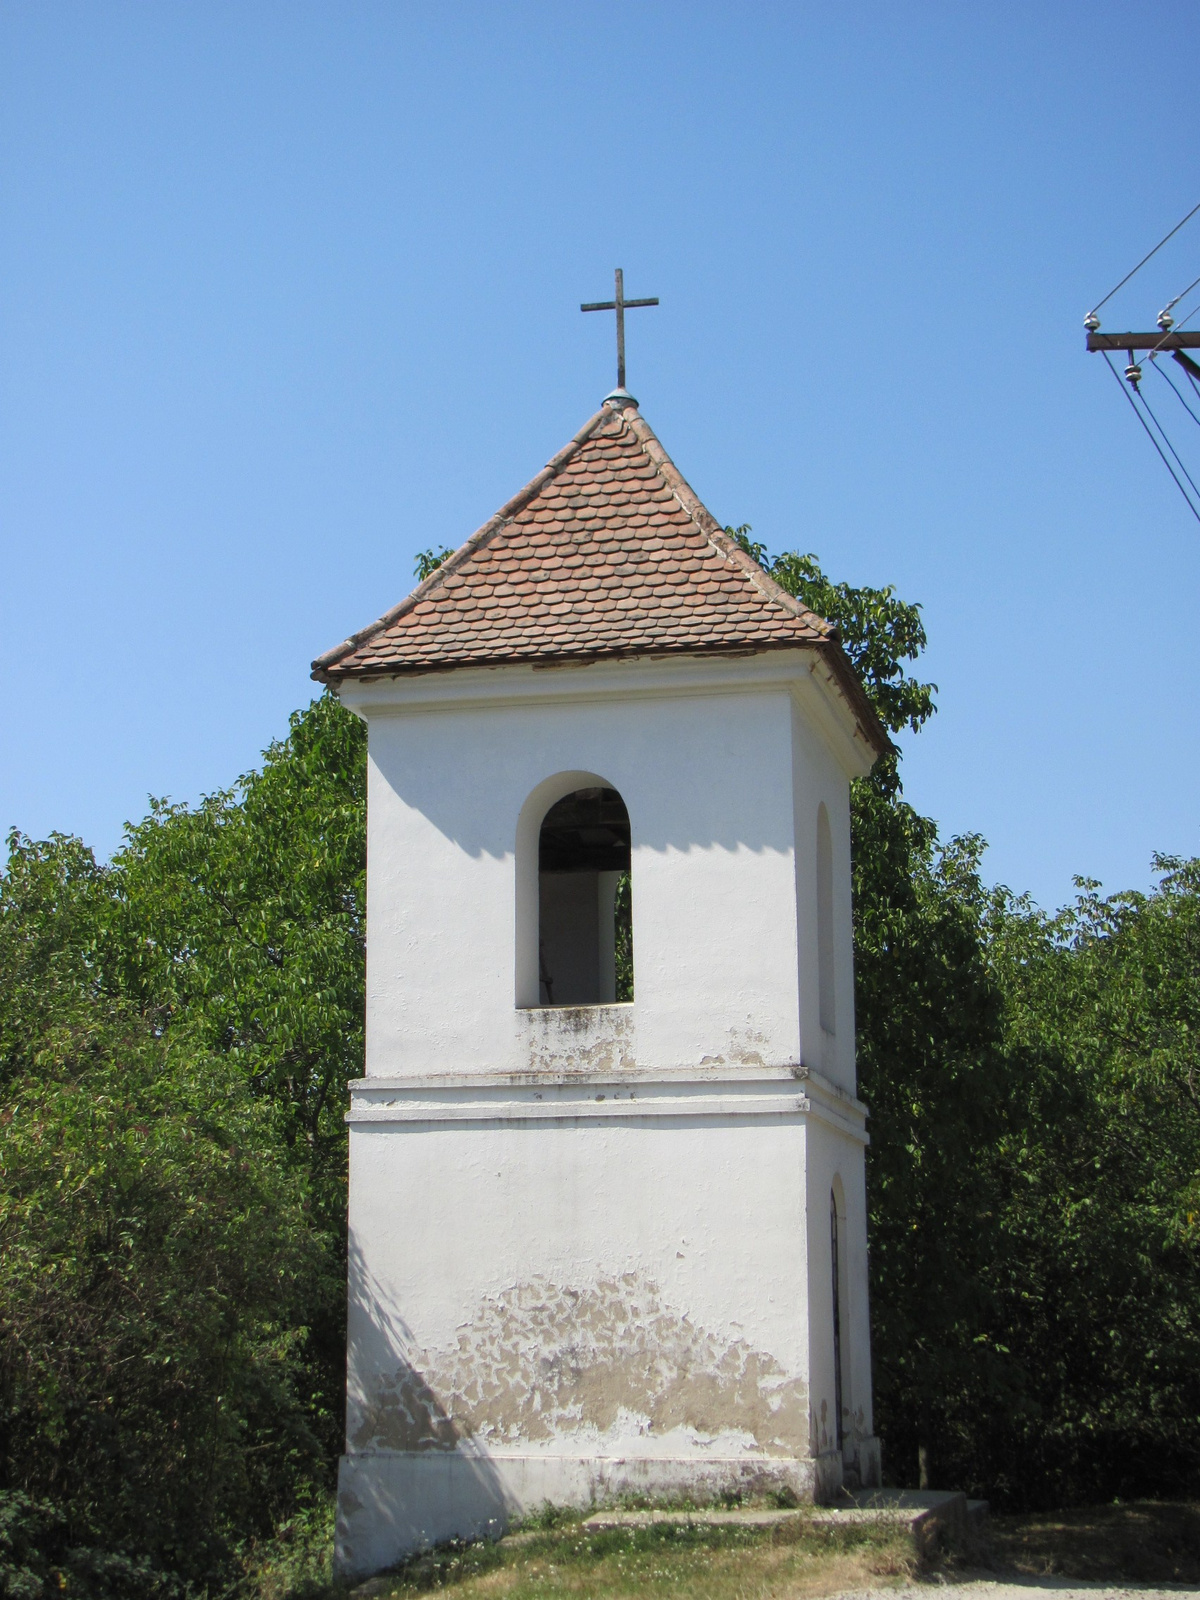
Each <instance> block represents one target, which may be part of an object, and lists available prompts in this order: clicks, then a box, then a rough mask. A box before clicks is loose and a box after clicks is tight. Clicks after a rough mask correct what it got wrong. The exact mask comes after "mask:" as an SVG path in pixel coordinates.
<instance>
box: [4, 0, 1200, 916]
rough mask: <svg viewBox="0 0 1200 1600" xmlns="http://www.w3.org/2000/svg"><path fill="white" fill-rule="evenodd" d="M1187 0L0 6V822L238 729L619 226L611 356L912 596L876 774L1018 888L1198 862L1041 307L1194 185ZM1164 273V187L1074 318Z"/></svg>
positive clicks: (238, 766)
mask: <svg viewBox="0 0 1200 1600" xmlns="http://www.w3.org/2000/svg"><path fill="white" fill-rule="evenodd" d="M1198 32H1200V18H1198V17H1197V13H1196V11H1195V9H1194V7H1191V6H1184V5H1177V6H1173V5H1156V4H1147V3H1145V0H1142V3H1141V4H1137V5H1134V4H1128V5H1093V6H1082V5H1072V4H1068V3H1064V4H1056V5H1052V6H1047V5H1045V4H1038V5H1032V4H1020V3H1016V4H1014V3H1011V0H1006V3H1005V4H1002V5H1001V4H995V5H987V4H980V5H966V4H951V3H943V4H921V3H914V4H909V5H899V4H863V5H854V4H839V5H833V4H825V5H819V6H818V5H809V6H805V5H799V4H789V5H778V6H777V5H772V4H769V3H759V4H753V5H732V4H720V5H716V4H703V3H697V0H691V3H689V4H677V5H676V4H654V3H650V4H646V5H641V6H637V7H594V6H589V7H570V6H565V5H551V4H504V5H499V4H491V5H485V4H458V5H453V4H452V5H443V6H428V5H425V6H417V5H409V4H404V3H400V0H386V3H379V0H351V3H341V0H339V3H334V0H326V3H321V4H305V3H302V0H289V3H288V4H287V5H283V4H279V3H264V0H237V3H236V4H224V3H221V0H203V3H174V4H169V5H168V4H162V3H159V0H154V3H151V0H137V3H119V0H107V3H101V4H96V3H95V0H86V3H83V0H80V3H57V0H29V3H25V0H21V3H13V0H7V3H5V4H3V5H2V6H0V250H2V258H0V260H2V266H0V544H2V548H3V567H2V571H3V579H2V581H0V628H2V632H3V639H4V644H5V649H6V655H7V659H8V661H9V674H10V679H9V690H8V692H7V694H6V695H5V696H4V697H3V702H2V704H0V823H2V824H4V825H7V824H9V823H15V824H17V825H19V826H20V827H21V828H22V829H23V830H25V831H26V832H28V833H31V834H33V835H35V836H37V835H43V834H45V833H47V832H49V831H50V830H51V829H61V830H64V831H69V832H76V833H80V834H82V835H83V836H84V837H85V838H86V839H88V840H89V841H90V842H91V843H93V844H94V845H95V846H96V848H97V849H98V850H99V851H100V852H101V853H107V852H109V851H111V850H112V849H113V848H114V847H115V846H116V844H117V843H118V842H119V839H120V832H121V826H122V823H123V822H124V821H125V820H126V819H127V818H131V817H136V816H140V815H141V814H142V812H143V811H144V809H145V804H146V796H147V794H151V793H152V794H155V795H170V796H173V797H175V798H177V799H194V798H196V797H197V796H199V795H200V794H201V793H203V792H205V791H207V790H211V789H214V788H218V787H220V786H223V785H225V784H227V783H229V782H231V781H232V780H233V779H234V778H235V777H236V775H237V774H238V773H239V772H241V771H243V770H245V769H246V768H247V767H249V766H251V765H253V764H254V763H255V761H256V760H257V757H258V753H259V751H260V750H261V749H262V747H263V746H264V745H265V744H266V743H267V742H268V740H269V739H270V738H271V737H272V736H274V735H277V734H279V733H280V732H281V731H283V730H284V728H285V727H286V720H287V715H288V712H289V711H290V710H292V709H293V708H294V707H296V706H298V705H301V704H304V703H306V701H307V700H308V698H309V697H310V695H311V693H312V692H313V690H314V686H313V685H311V684H310V682H309V679H308V668H309V662H310V660H311V658H312V657H313V656H315V655H317V654H318V653H319V652H321V651H322V650H324V649H326V648H328V647H329V646H331V645H333V644H335V643H337V641H338V640H339V639H341V638H343V637H344V636H345V635H346V633H347V632H349V631H350V630H351V629H353V628H356V627H359V626H361V625H363V624H364V623H366V622H367V621H369V620H370V619H372V618H373V617H375V616H377V615H378V614H379V613H380V612H381V611H383V610H385V609H386V608H387V607H388V606H390V605H391V604H393V603H394V602H395V601H396V600H397V599H399V598H400V597H401V596H402V595H403V594H404V593H405V592H406V591H407V589H408V588H409V587H411V583H412V570H413V558H414V554H415V552H416V551H418V550H420V549H422V548H425V547H426V546H429V545H432V544H440V543H446V544H451V545H454V544H457V543H459V542H460V541H461V540H462V539H463V538H465V537H466V536H467V535H468V534H469V533H471V532H472V531H473V530H474V529H475V527H477V526H478V525H479V524H480V523H481V522H483V521H484V520H485V519H486V518H487V517H488V516H489V515H490V514H491V512H492V511H493V510H494V509H495V508H496V507H497V506H498V505H499V504H501V503H502V502H503V501H504V500H505V499H507V498H508V496H509V495H510V494H511V493H512V492H513V491H514V490H515V489H517V488H518V487H519V486H520V485H521V484H522V483H524V482H525V481H526V480H527V479H528V478H529V477H530V476H532V474H533V473H534V472H535V471H536V470H537V469H538V468H539V467H540V466H541V465H542V463H543V462H544V461H545V460H546V459H547V458H548V457H549V456H550V455H551V454H552V453H553V452H554V451H556V450H557V449H558V448H559V447H560V446H561V445H562V444H563V443H565V441H566V440H567V438H569V436H570V435H571V434H572V433H573V432H575V430H576V429H577V428H578V427H579V426H580V424H581V423H582V422H583V421H584V420H585V419H586V418H587V417H588V416H589V415H590V414H591V412H592V411H593V410H594V409H595V407H596V405H597V403H598V402H599V400H600V399H601V398H602V396H603V395H604V394H605V392H606V391H607V390H608V389H609V388H610V387H611V385H612V382H613V370H612V369H613V356H612V332H611V327H610V322H611V319H610V318H601V317H598V316H591V317H584V316H581V315H580V313H579V310H578V306H579V302H580V301H581V300H585V299H586V300H590V299H599V298H602V297H606V296H607V295H608V293H609V291H610V289H611V283H612V269H613V267H614V266H615V265H618V264H619V265H621V266H622V267H624V269H625V273H626V284H627V292H628V293H630V294H632V295H647V294H657V295H658V296H660V297H661V301H662V304H661V306H660V307H659V309H657V310H654V311H641V312H635V313H631V314H630V318H629V383H630V387H631V388H632V389H633V391H634V393H636V394H637V395H638V396H639V398H640V400H641V402H642V408H643V411H644V413H645V415H646V416H647V418H648V420H649V421H650V422H651V424H652V425H653V426H654V428H655V429H656V431H657V432H658V433H659V435H660V437H661V438H662V439H663V442H664V443H665V444H666V446H667V448H668V449H669V450H670V451H671V453H672V454H673V456H674V457H675V460H676V461H677V462H678V464H679V466H680V467H681V469H682V470H683V472H684V473H685V475H686V476H687V477H688V478H689V479H690V480H691V482H692V483H693V485H694V487H695V488H696V489H697V491H698V492H699V494H700V495H701V497H702V498H703V499H704V500H705V501H706V503H707V504H708V505H709V506H710V507H711V509H712V510H713V511H714V512H715V513H716V515H717V516H718V517H720V518H721V519H722V520H723V521H727V522H749V523H751V524H752V525H753V527H754V532H755V536H756V537H757V538H759V539H761V540H763V541H764V542H766V543H767V545H768V546H769V547H770V548H771V549H773V550H779V549H800V550H813V551H815V552H816V553H817V554H818V555H819V557H820V559H821V561H822V562H823V564H824V565H825V567H826V569H827V571H829V572H830V574H831V575H832V576H834V577H836V578H846V579H848V580H850V581H852V582H856V583H870V584H883V583H892V584H894V585H895V586H896V588H897V590H898V592H899V593H900V594H901V595H902V596H904V597H905V598H906V599H912V600H918V601H920V602H921V603H922V605H923V607H924V615H925V620H926V625H927V627H928V630H929V635H930V648H929V652H928V656H927V659H926V663H925V668H926V671H927V673H928V675H929V676H931V677H932V678H934V679H935V680H936V681H937V682H938V684H939V686H940V696H939V698H940V706H941V709H940V712H939V714H938V716H937V718H936V719H935V720H934V722H933V724H931V725H930V727H929V728H927V729H926V731H925V732H923V733H922V734H921V735H920V736H919V737H918V738H917V739H915V740H913V741H911V745H910V748H909V750H908V753H907V756H906V763H905V770H906V788H907V793H908V795H909V798H910V799H911V800H912V801H913V802H914V803H915V804H916V805H917V806H918V807H920V808H921V809H922V810H923V811H925V812H927V813H928V814H930V815H932V816H934V817H935V818H937V820H938V822H939V824H940V825H941V827H942V829H943V831H944V833H946V834H951V833H954V832H958V831H966V830H972V831H975V830H977V831H979V832H981V833H982V834H983V835H984V836H985V837H986V838H987V839H988V840H989V842H990V846H991V848H990V852H989V855H988V858H987V865H988V871H989V874H990V875H991V876H992V877H993V878H996V879H1001V880H1003V881H1005V882H1007V883H1009V884H1011V885H1012V886H1013V887H1015V888H1017V889H1029V890H1031V891H1032V892H1033V893H1034V895H1035V896H1036V897H1037V898H1038V899H1039V900H1040V901H1042V903H1044V904H1046V905H1054V904H1057V903H1059V902H1060V901H1061V900H1063V899H1064V898H1066V897H1067V896H1069V894H1070V893H1071V877H1072V874H1073V873H1077V872H1078V873H1087V874H1090V875H1093V876H1095V877H1098V878H1100V879H1102V880H1103V881H1104V883H1105V884H1106V885H1107V886H1108V887H1109V888H1111V889H1116V888H1120V887H1125V886H1140V885H1145V884H1146V883H1147V882H1148V881H1149V877H1150V869H1149V860H1150V856H1151V853H1152V852H1153V851H1155V850H1162V851H1172V852H1179V853H1192V852H1196V851H1200V826H1198V817H1197V807H1196V793H1197V786H1198V785H1197V780H1198V778H1200V754H1198V751H1197V739H1196V712H1195V699H1196V694H1195V683H1196V678H1197V668H1198V666H1200V636H1198V630H1197V628H1196V626H1195V623H1194V615H1195V611H1196V596H1197V593H1198V589H1200V526H1198V525H1197V523H1196V522H1195V521H1193V520H1192V518H1191V517H1190V516H1189V515H1188V513H1187V511H1186V509H1185V508H1184V506H1183V504H1182V502H1181V501H1180V500H1179V498H1178V495H1177V492H1176V490H1175V489H1174V487H1173V486H1172V484H1171V483H1170V481H1169V479H1168V478H1167V476H1166V474H1165V472H1164V471H1163V469H1162V467H1161V466H1160V464H1159V463H1158V461H1157V458H1156V457H1155V456H1154V455H1153V453H1152V452H1151V450H1150V447H1149V445H1148V444H1147V442H1146V440H1145V438H1144V437H1143V436H1142V435H1141V434H1140V432H1139V430H1138V429H1137V427H1136V424H1135V422H1134V420H1133V417H1132V416H1131V414H1130V412H1129V408H1128V406H1127V405H1126V404H1125V403H1124V401H1123V400H1122V399H1121V397H1120V396H1119V395H1118V394H1117V392H1116V387H1115V386H1114V385H1113V383H1112V381H1111V379H1110V378H1109V376H1108V374H1107V373H1106V372H1105V371H1104V370H1103V368H1102V366H1101V365H1100V362H1101V359H1102V358H1101V357H1099V356H1088V355H1086V354H1085V353H1084V349H1083V330H1082V327H1081V320H1082V317H1083V314H1084V312H1085V311H1086V310H1087V309H1088V307H1089V306H1091V305H1092V304H1093V303H1094V302H1095V301H1096V300H1097V299H1099V297H1100V296H1101V295H1102V294H1103V293H1105V292H1106V291H1107V290H1108V289H1109V288H1111V286H1112V285H1113V283H1115V282H1116V281H1117V279H1118V278H1119V277H1121V275H1122V274H1123V273H1124V272H1125V271H1126V270H1127V269H1128V268H1129V267H1131V266H1132V265H1133V264H1134V262H1135V261H1136V260H1137V259H1138V257H1139V256H1140V255H1142V254H1143V253H1144V251H1145V250H1146V249H1148V248H1149V247H1150V245H1152V244H1153V243H1154V242H1155V240H1157V239H1158V238H1159V237H1160V236H1161V235H1162V234H1163V233H1165V232H1166V230H1167V229H1168V228H1169V227H1170V226H1171V225H1172V224H1173V223H1174V222H1175V221H1177V220H1178V218H1179V217H1181V216H1182V215H1183V214H1184V212H1185V211H1187V209H1188V208H1189V207H1190V206H1191V205H1193V204H1194V203H1195V202H1196V201H1197V200H1200V176H1198V175H1197V172H1196V160H1195V151H1196V150H1197V148H1200V137H1198V135H1200V127H1198V122H1200V103H1198V102H1197V98H1196V95H1195V86H1194V81H1193V74H1192V70H1191V63H1192V61H1193V59H1194V55H1195V50H1196V46H1197V42H1198V38H1197V36H1198ZM1189 150H1190V151H1192V152H1193V154H1192V155H1191V156H1190V157H1189V155H1188V151H1189ZM1197 274H1200V218H1198V219H1197V221H1196V223H1194V224H1193V225H1192V226H1191V228H1190V229H1185V230H1184V232H1183V233H1182V234H1180V235H1179V237H1178V238H1177V239H1176V240H1175V241H1173V242H1172V244H1171V245H1170V246H1169V247H1168V248H1167V249H1166V250H1164V251H1163V252H1162V253H1161V255H1160V256H1159V257H1156V259H1155V261H1154V262H1153V263H1152V264H1151V266H1150V267H1149V268H1147V269H1146V271H1145V272H1143V273H1142V274H1140V275H1139V277H1138V278H1136V279H1135V280H1134V282H1133V283H1132V284H1131V285H1130V286H1129V287H1128V289H1126V290H1123V291H1122V293H1121V295H1120V296H1118V297H1117V299H1116V300H1114V301H1113V302H1112V303H1111V304H1110V305H1109V306H1107V307H1106V308H1105V310H1104V312H1103V313H1102V316H1103V320H1104V324H1105V327H1106V328H1109V329H1116V328H1118V327H1127V326H1130V325H1137V326H1143V325H1144V326H1152V325H1153V320H1154V316H1155V314H1156V313H1157V311H1158V309H1159V307H1160V306H1161V305H1162V304H1163V303H1164V302H1165V301H1166V300H1167V299H1168V298H1170V297H1171V296H1172V295H1173V294H1175V293H1177V292H1178V290H1179V289H1181V288H1182V287H1183V286H1184V284H1186V283H1187V282H1188V281H1189V280H1190V279H1192V278H1193V277H1195V276H1197ZM1181 309H1182V308H1181ZM1184 420H1185V421H1186V418H1185V419H1184ZM1188 426H1189V428H1190V427H1191V426H1193V425H1192V424H1190V423H1189V424H1188ZM1176 437H1177V442H1178V443H1180V444H1182V443H1184V442H1186V436H1185V435H1184V434H1183V433H1182V430H1180V431H1179V432H1178V433H1177V435H1176Z"/></svg>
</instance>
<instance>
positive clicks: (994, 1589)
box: [833, 1577, 1200, 1600]
mask: <svg viewBox="0 0 1200 1600" xmlns="http://www.w3.org/2000/svg"><path fill="white" fill-rule="evenodd" d="M936 1589H952V1590H953V1591H954V1595H953V1600H1032V1596H1033V1595H1035V1594H1046V1595H1053V1596H1054V1600H1127V1597H1128V1600H1158V1597H1159V1596H1161V1597H1162V1600H1179V1596H1180V1595H1196V1596H1197V1597H1200V1589H1190V1588H1188V1587H1187V1585H1186V1584H1182V1583H1176V1584H1168V1585H1167V1586H1165V1587H1164V1586H1163V1585H1162V1584H1154V1583H1122V1584H1109V1583H1084V1582H1082V1581H1081V1580H1080V1579H1079V1578H1050V1577H1036V1578H1033V1577H1030V1578H1016V1579H1014V1578H1004V1579H999V1578H964V1579H963V1580H961V1581H960V1582H954V1581H953V1580H946V1579H942V1580H940V1581H938V1580H935V1581H934V1582H932V1583H922V1584H910V1585H908V1586H907V1587H905V1588H901V1589H855V1590H851V1591H848V1592H847V1593H845V1594H840V1595H837V1596H834V1597H833V1600H932V1596H931V1593H930V1591H931V1590H936ZM947 1600H950V1597H949V1596H947Z"/></svg>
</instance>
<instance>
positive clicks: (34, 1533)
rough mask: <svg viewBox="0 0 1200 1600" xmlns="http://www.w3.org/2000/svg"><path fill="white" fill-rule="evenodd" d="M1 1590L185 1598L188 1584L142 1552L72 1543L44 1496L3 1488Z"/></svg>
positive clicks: (38, 1597)
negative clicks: (129, 1553)
mask: <svg viewBox="0 0 1200 1600" xmlns="http://www.w3.org/2000/svg"><path fill="white" fill-rule="evenodd" d="M0 1594H2V1595H4V1596H5V1597H6V1600H187V1596H188V1594H189V1590H188V1589H187V1587H186V1586H185V1585H184V1584H183V1583H181V1582H180V1581H179V1579H178V1578H176V1577H174V1576H173V1575H172V1574H170V1573H165V1572H162V1571H160V1570H158V1569H157V1568H156V1567H154V1566H152V1565H151V1563H150V1562H149V1561H147V1560H146V1559H145V1557H142V1558H140V1559H138V1560H131V1559H130V1558H129V1557H128V1556H124V1555H116V1554H114V1553H113V1552H112V1551H110V1550H101V1549H96V1548H94V1547H89V1546H86V1545H84V1546H79V1545H71V1544H69V1543H68V1539H67V1520H66V1518H65V1517H64V1516H63V1515H62V1513H61V1512H60V1511H57V1510H56V1509H55V1508H54V1507H53V1506H51V1505H48V1504H46V1503H45V1502H44V1501H36V1500H32V1499H31V1498H30V1497H29V1496H28V1495H27V1494H22V1493H21V1492H20V1491H17V1492H16V1493H6V1492H5V1491H3V1490H0Z"/></svg>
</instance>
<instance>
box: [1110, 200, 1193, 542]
mask: <svg viewBox="0 0 1200 1600" xmlns="http://www.w3.org/2000/svg"><path fill="white" fill-rule="evenodd" d="M1196 210H1197V211H1200V206H1197V207H1196ZM1189 215H1190V213H1189ZM1186 220H1187V218H1186V217H1185V218H1184V221H1186ZM1181 226H1182V224H1181ZM1168 237H1170V235H1168ZM1165 242H1166V241H1165V240H1164V243H1165ZM1147 259H1149V257H1147ZM1134 270H1135V271H1136V270H1137V269H1136V268H1135V269H1134ZM1132 276H1133V274H1132V273H1130V277H1132ZM1120 287H1121V285H1120V284H1118V285H1117V289H1119V288H1120ZM1113 293H1114V294H1115V293H1116V289H1114V290H1113ZM1103 303H1104V302H1103V301H1101V305H1103ZM1103 354H1104V361H1105V364H1106V366H1107V367H1108V370H1109V371H1110V372H1111V373H1112V375H1113V379H1114V381H1115V382H1116V385H1117V387H1118V389H1120V391H1121V393H1122V394H1123V395H1124V396H1125V398H1126V400H1128V401H1129V404H1130V405H1131V406H1132V407H1133V414H1134V416H1135V417H1136V418H1137V419H1138V421H1139V422H1140V423H1141V425H1142V427H1143V428H1145V430H1146V437H1147V439H1149V441H1150V443H1151V444H1152V445H1153V446H1154V448H1155V449H1156V450H1157V451H1158V454H1159V457H1160V458H1161V460H1162V464H1163V466H1164V467H1166V469H1167V471H1168V472H1169V473H1170V474H1171V481H1172V483H1173V484H1174V485H1175V487H1176V488H1177V489H1178V490H1179V492H1180V494H1181V495H1182V496H1183V500H1184V504H1185V505H1186V506H1187V508H1188V510H1189V511H1190V512H1191V513H1192V515H1193V516H1194V517H1195V519H1196V521H1197V522H1200V511H1197V510H1196V508H1195V506H1194V505H1193V504H1192V501H1191V497H1190V496H1189V494H1188V492H1187V490H1186V489H1185V488H1184V487H1183V485H1182V484H1181V483H1180V481H1179V479H1178V478H1177V477H1176V476H1175V469H1174V467H1172V465H1171V463H1170V462H1169V461H1168V460H1167V458H1166V456H1164V455H1163V452H1162V446H1161V445H1160V444H1159V442H1158V440H1157V439H1156V438H1155V437H1154V435H1153V433H1151V431H1150V424H1149V423H1148V422H1147V421H1146V419H1145V417H1144V416H1143V415H1142V413H1141V412H1140V411H1139V410H1138V408H1137V405H1136V403H1135V401H1134V398H1133V396H1132V395H1131V394H1129V393H1128V392H1127V391H1126V388H1125V385H1124V383H1123V382H1122V381H1121V378H1120V375H1119V374H1118V372H1117V369H1116V367H1114V366H1113V364H1112V358H1111V356H1110V355H1109V353H1108V351H1107V350H1105V351H1104V352H1103Z"/></svg>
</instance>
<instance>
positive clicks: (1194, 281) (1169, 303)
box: [1163, 278, 1200, 322]
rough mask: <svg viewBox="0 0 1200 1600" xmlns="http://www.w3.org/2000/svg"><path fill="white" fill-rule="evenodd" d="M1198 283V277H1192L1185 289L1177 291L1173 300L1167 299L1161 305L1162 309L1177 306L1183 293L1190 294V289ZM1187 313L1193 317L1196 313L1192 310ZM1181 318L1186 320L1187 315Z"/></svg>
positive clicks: (1199, 279) (1199, 281)
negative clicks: (1164, 303) (1163, 304)
mask: <svg viewBox="0 0 1200 1600" xmlns="http://www.w3.org/2000/svg"><path fill="white" fill-rule="evenodd" d="M1198 283H1200V278H1193V279H1192V281H1191V283H1189V284H1188V286H1187V288H1186V289H1181V290H1180V291H1179V293H1178V294H1177V295H1176V296H1175V298H1174V300H1168V301H1167V303H1166V305H1165V306H1164V307H1163V310H1164V311H1170V310H1171V309H1172V308H1173V307H1174V306H1177V305H1178V304H1179V302H1180V301H1181V300H1182V299H1183V297H1184V295H1185V294H1191V292H1192V290H1193V289H1194V288H1195V287H1196V285H1197V284H1198ZM1188 315H1189V316H1193V317H1194V316H1195V315H1196V313H1195V312H1194V311H1191V312H1189V313H1188ZM1183 320H1184V321H1185V322H1186V321H1187V317H1184V319H1183Z"/></svg>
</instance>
